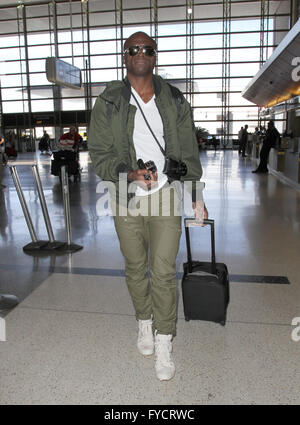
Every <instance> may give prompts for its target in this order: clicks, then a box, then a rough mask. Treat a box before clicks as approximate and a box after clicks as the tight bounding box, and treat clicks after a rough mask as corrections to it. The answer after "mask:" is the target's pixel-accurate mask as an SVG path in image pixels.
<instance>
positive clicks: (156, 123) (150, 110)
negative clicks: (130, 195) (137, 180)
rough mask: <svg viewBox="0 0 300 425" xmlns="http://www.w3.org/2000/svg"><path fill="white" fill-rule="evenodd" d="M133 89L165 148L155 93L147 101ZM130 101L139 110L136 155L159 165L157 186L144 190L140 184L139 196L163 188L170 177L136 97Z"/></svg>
mask: <svg viewBox="0 0 300 425" xmlns="http://www.w3.org/2000/svg"><path fill="white" fill-rule="evenodd" d="M131 90H132V91H133V93H134V95H135V97H136V98H137V100H138V102H139V104H140V107H141V108H142V110H143V112H144V114H145V117H146V118H147V121H148V123H149V125H150V127H151V128H152V131H153V133H154V134H155V136H156V138H157V139H158V141H159V143H160V145H161V146H162V148H163V149H165V141H164V137H163V136H164V129H163V123H162V119H161V116H160V114H159V112H158V109H157V106H156V104H155V100H154V99H155V95H153V97H152V98H151V100H149V102H147V103H145V102H144V101H143V99H141V97H140V96H139V95H138V93H137V92H136V91H135V90H134V88H131ZM130 103H131V104H132V105H134V106H136V108H137V111H136V114H135V120H134V131H133V143H134V148H135V151H136V157H137V159H140V158H141V159H142V160H143V161H144V162H145V163H146V162H148V161H151V160H152V161H154V163H155V165H156V167H157V175H158V181H157V183H158V184H157V186H155V187H154V188H153V189H151V190H144V189H142V188H141V187H140V186H138V187H137V190H136V193H135V194H136V195H137V196H146V195H151V194H152V193H154V192H157V191H158V190H159V189H161V188H162V187H163V186H164V185H165V184H166V182H167V180H168V177H167V176H166V175H165V174H163V172H162V171H163V168H164V163H165V157H164V155H163V154H162V152H161V151H160V149H159V146H158V144H157V143H156V141H155V139H154V137H153V136H152V134H151V132H150V130H149V128H148V126H147V124H146V122H145V120H144V118H143V115H142V113H141V111H140V109H139V107H138V105H137V104H136V101H135V99H134V98H133V96H131V98H130Z"/></svg>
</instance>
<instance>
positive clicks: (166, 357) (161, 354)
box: [154, 331, 175, 381]
mask: <svg viewBox="0 0 300 425" xmlns="http://www.w3.org/2000/svg"><path fill="white" fill-rule="evenodd" d="M171 341H172V335H163V334H158V333H157V331H155V343H154V345H155V356H156V362H155V371H156V376H157V377H158V379H159V380H160V381H168V380H169V379H171V378H173V376H174V375H175V364H174V363H173V361H172V357H171V352H172V342H171Z"/></svg>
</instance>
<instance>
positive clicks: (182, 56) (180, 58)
mask: <svg viewBox="0 0 300 425" xmlns="http://www.w3.org/2000/svg"><path fill="white" fill-rule="evenodd" d="M185 63H186V52H159V53H158V66H164V65H176V64H178V65H179V64H185Z"/></svg>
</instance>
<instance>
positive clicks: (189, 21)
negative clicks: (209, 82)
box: [185, 0, 194, 107]
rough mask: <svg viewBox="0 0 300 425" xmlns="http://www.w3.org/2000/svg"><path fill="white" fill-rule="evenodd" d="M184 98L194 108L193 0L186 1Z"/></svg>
mask: <svg viewBox="0 0 300 425" xmlns="http://www.w3.org/2000/svg"><path fill="white" fill-rule="evenodd" d="M185 86H186V98H187V100H188V102H189V103H190V104H191V107H193V106H194V0H186V84H185Z"/></svg>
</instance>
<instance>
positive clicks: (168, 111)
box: [88, 75, 204, 201]
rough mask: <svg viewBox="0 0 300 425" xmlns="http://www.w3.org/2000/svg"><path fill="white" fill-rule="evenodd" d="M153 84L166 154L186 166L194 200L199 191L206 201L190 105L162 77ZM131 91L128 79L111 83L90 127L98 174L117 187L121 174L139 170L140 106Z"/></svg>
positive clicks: (92, 150)
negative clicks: (135, 132)
mask: <svg viewBox="0 0 300 425" xmlns="http://www.w3.org/2000/svg"><path fill="white" fill-rule="evenodd" d="M153 84H154V91H155V103H156V105H157V108H158V111H159V113H160V116H161V118H162V122H163V128H164V140H165V150H166V155H167V156H169V157H170V158H172V159H175V160H177V161H178V160H182V161H184V162H185V163H186V165H187V174H186V175H185V176H183V177H181V181H192V182H193V184H192V188H193V189H192V199H193V201H194V200H196V192H198V193H197V199H202V190H203V187H204V184H203V183H201V184H199V183H197V186H196V184H195V183H196V182H199V180H200V178H201V176H202V167H201V163H200V159H199V151H198V145H197V140H196V135H195V129H194V122H193V119H192V114H191V107H190V104H189V103H188V102H187V100H186V99H185V98H184V96H183V95H182V93H181V92H180V91H179V90H178V89H176V88H174V87H172V86H170V84H168V83H167V82H166V81H164V79H163V78H161V77H160V76H157V75H153ZM130 89H131V87H130V83H129V81H128V79H127V77H126V78H125V79H124V80H123V81H112V82H110V83H108V84H107V86H106V88H105V90H104V92H103V93H101V94H100V95H99V96H98V98H97V100H96V103H95V105H94V108H93V111H92V114H91V120H90V126H89V135H88V147H89V152H90V157H91V160H92V163H93V168H94V170H95V173H96V174H97V175H98V176H99V177H101V179H102V180H105V181H110V182H113V183H116V184H118V182H119V174H120V173H128V172H129V171H131V170H135V169H137V168H138V166H137V158H136V152H135V149H134V143H133V130H134V118H135V113H136V107H135V106H134V105H131V104H130V103H129V101H130V97H131V91H130ZM174 92H175V93H176V96H175V95H174ZM199 192H201V193H199Z"/></svg>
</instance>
